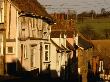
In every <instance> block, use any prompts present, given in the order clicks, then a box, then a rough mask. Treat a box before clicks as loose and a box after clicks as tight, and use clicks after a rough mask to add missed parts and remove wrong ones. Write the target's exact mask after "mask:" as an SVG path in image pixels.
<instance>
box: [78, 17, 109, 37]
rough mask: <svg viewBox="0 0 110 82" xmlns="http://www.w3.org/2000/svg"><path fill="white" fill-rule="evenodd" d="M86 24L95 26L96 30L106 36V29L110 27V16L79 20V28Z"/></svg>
mask: <svg viewBox="0 0 110 82" xmlns="http://www.w3.org/2000/svg"><path fill="white" fill-rule="evenodd" d="M86 25H89V26H91V27H93V28H94V30H95V32H97V33H98V34H99V35H100V36H103V37H104V32H103V31H104V29H110V18H95V19H91V18H84V19H83V21H79V20H78V22H77V28H78V29H79V30H81V28H83V27H85V26H86Z"/></svg>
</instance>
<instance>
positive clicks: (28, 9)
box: [10, 0, 51, 19]
mask: <svg viewBox="0 0 110 82" xmlns="http://www.w3.org/2000/svg"><path fill="white" fill-rule="evenodd" d="M10 1H11V2H12V3H13V4H14V5H15V6H16V7H17V8H18V9H19V12H24V13H33V14H34V15H36V16H43V17H47V18H49V19H51V16H50V15H49V14H48V13H47V12H46V10H45V9H44V8H43V7H42V6H41V5H40V3H39V2H38V1H37V0H10Z"/></svg>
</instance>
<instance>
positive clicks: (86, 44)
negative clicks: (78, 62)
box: [78, 36, 93, 50]
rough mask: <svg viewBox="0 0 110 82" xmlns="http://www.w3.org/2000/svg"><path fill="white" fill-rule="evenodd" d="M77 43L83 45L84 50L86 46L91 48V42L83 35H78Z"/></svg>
mask: <svg viewBox="0 0 110 82" xmlns="http://www.w3.org/2000/svg"><path fill="white" fill-rule="evenodd" d="M78 45H79V46H80V47H83V48H84V49H85V50H86V49H88V48H92V46H93V45H92V43H91V42H90V41H89V40H86V39H84V38H83V37H81V36H79V37H78Z"/></svg>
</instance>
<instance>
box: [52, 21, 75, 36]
mask: <svg viewBox="0 0 110 82" xmlns="http://www.w3.org/2000/svg"><path fill="white" fill-rule="evenodd" d="M51 30H52V32H51V37H55V38H58V37H59V36H60V34H66V35H67V37H73V34H74V32H75V25H74V22H73V21H72V20H58V19H57V20H56V24H54V25H52V29H51Z"/></svg>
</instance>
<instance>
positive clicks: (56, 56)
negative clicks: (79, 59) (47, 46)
mask: <svg viewBox="0 0 110 82" xmlns="http://www.w3.org/2000/svg"><path fill="white" fill-rule="evenodd" d="M64 16H66V15H64V14H60V13H56V14H52V17H53V18H54V19H56V24H54V25H52V29H51V30H52V31H51V56H50V60H51V65H50V68H51V70H53V71H52V72H51V74H52V75H53V77H55V76H54V75H56V76H57V77H60V78H62V79H73V77H74V76H73V75H70V74H73V73H72V72H73V70H74V69H73V67H74V66H73V56H74V57H76V56H75V55H76V54H75V53H74V43H75V36H76V35H75V32H76V31H75V24H74V23H75V22H74V20H73V19H64ZM59 17H61V18H59Z"/></svg>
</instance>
